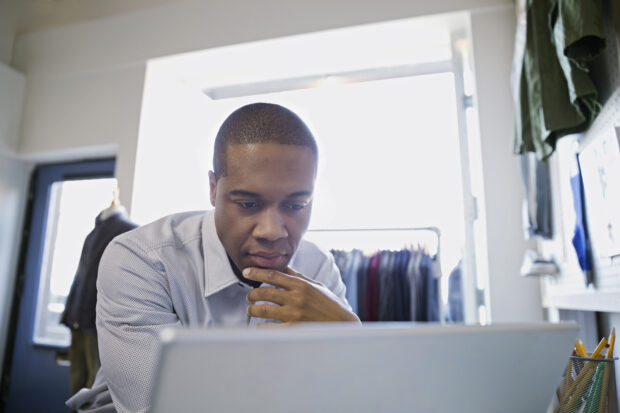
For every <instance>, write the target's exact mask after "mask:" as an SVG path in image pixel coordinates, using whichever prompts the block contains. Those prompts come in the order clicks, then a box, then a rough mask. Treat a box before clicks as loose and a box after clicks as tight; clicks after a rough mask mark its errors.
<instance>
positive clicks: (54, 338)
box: [2, 159, 117, 412]
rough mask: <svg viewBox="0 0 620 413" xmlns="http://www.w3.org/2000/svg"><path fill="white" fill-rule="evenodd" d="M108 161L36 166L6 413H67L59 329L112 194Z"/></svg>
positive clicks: (65, 337) (65, 341) (65, 336)
mask: <svg viewBox="0 0 620 413" xmlns="http://www.w3.org/2000/svg"><path fill="white" fill-rule="evenodd" d="M114 165H115V161H114V160H109V159H106V160H96V161H83V162H71V163H63V164H54V165H41V166H39V167H37V168H36V169H35V170H34V172H33V179H32V180H31V182H32V183H31V189H30V197H31V203H30V205H31V207H30V211H28V214H29V215H30V217H29V219H28V220H27V222H28V224H27V225H26V226H25V233H24V237H25V239H24V242H23V243H22V245H23V246H22V251H21V259H20V266H19V270H18V277H17V283H16V288H15V296H14V299H13V310H12V315H11V325H10V329H9V342H8V345H7V354H6V355H7V357H5V360H6V362H5V365H4V371H3V392H2V393H3V396H2V402H3V407H4V410H5V411H6V412H27V411H28V412H34V411H45V412H68V411H69V409H68V408H67V407H66V406H65V400H67V398H69V396H70V390H69V363H68V361H67V357H66V355H67V350H68V347H69V345H70V331H69V329H68V328H67V327H65V326H63V325H61V324H60V323H59V320H60V316H61V314H62V312H63V310H64V304H65V301H66V298H67V295H68V293H69V289H70V287H71V283H72V281H73V277H74V275H75V272H76V270H77V265H78V262H79V258H80V254H81V250H82V244H83V242H84V239H85V238H86V236H87V235H88V233H89V232H90V231H91V230H92V228H93V227H94V224H95V218H96V216H97V215H98V214H99V213H100V212H101V210H103V209H105V208H106V207H107V206H108V205H109V204H110V201H111V200H112V199H113V191H114V189H115V188H116V187H117V183H116V179H114V177H113V176H114Z"/></svg>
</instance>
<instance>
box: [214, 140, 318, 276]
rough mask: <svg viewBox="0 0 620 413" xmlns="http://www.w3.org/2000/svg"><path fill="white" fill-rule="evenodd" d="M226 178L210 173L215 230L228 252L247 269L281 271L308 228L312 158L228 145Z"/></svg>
mask: <svg viewBox="0 0 620 413" xmlns="http://www.w3.org/2000/svg"><path fill="white" fill-rule="evenodd" d="M226 161H227V162H226V163H227V168H226V169H227V171H226V172H227V173H226V175H225V176H222V177H220V178H219V179H218V181H217V183H216V181H215V176H214V174H213V172H209V182H210V189H211V204H212V205H213V206H215V227H216V230H217V235H218V237H219V238H220V240H221V241H222V244H223V245H224V248H225V249H226V252H227V253H228V255H229V256H230V258H231V259H232V261H233V262H234V263H235V265H236V266H237V267H238V268H239V269H240V270H243V269H244V268H247V267H261V268H272V269H276V270H278V271H283V270H284V269H285V268H286V267H287V265H288V263H289V261H290V259H291V257H292V255H293V253H294V252H295V250H296V249H297V246H298V245H299V242H300V240H301V237H302V235H303V233H304V232H305V231H306V229H307V228H308V222H309V221H310V212H311V209H312V192H313V190H314V176H315V170H316V165H315V157H314V154H313V152H312V150H311V149H310V148H306V147H304V146H297V145H281V144H277V143H260V144H243V145H230V146H228V149H227V153H226Z"/></svg>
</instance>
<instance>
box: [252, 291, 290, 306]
mask: <svg viewBox="0 0 620 413" xmlns="http://www.w3.org/2000/svg"><path fill="white" fill-rule="evenodd" d="M287 294H288V293H287V292H286V291H283V290H278V289H276V288H273V287H258V288H254V289H253V290H252V291H250V292H249V293H248V295H247V299H248V301H249V302H251V303H255V302H257V301H268V302H270V303H274V304H279V305H284V304H287V303H288V301H290V300H287Z"/></svg>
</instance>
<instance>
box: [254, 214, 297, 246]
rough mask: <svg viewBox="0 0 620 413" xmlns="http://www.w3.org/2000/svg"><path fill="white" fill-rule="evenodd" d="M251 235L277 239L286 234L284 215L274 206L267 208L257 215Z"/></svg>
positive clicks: (271, 239) (268, 239)
mask: <svg viewBox="0 0 620 413" xmlns="http://www.w3.org/2000/svg"><path fill="white" fill-rule="evenodd" d="M253 235H254V237H255V238H257V239H263V240H266V241H277V240H279V239H281V238H286V237H287V236H288V231H287V229H286V222H285V220H284V217H283V216H282V215H281V214H280V213H279V211H278V210H277V209H276V208H267V209H265V210H264V211H263V213H262V214H260V215H259V216H258V222H257V223H256V225H255V226H254V231H253Z"/></svg>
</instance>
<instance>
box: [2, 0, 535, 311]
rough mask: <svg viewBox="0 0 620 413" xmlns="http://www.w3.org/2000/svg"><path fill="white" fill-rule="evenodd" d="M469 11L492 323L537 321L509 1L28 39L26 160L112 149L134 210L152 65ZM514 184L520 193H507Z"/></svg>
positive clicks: (288, 8)
mask: <svg viewBox="0 0 620 413" xmlns="http://www.w3.org/2000/svg"><path fill="white" fill-rule="evenodd" d="M464 9H474V10H476V11H477V12H476V13H475V14H474V15H473V16H472V33H473V35H474V49H475V59H476V62H477V69H478V70H479V73H478V77H477V80H478V82H477V83H478V88H479V90H478V92H479V93H478V104H479V105H480V126H481V128H480V129H481V133H482V145H483V146H482V148H483V166H484V170H485V172H484V180H485V185H486V186H487V199H486V205H485V208H486V210H487V211H489V212H488V218H489V225H488V226H487V227H488V233H487V238H488V244H489V266H488V267H489V274H490V278H491V281H490V291H491V299H492V302H491V316H492V320H493V321H496V322H500V321H512V320H515V321H516V320H518V321H533V320H540V319H541V318H542V311H541V310H540V296H539V293H538V287H537V284H536V283H535V282H531V281H529V280H522V279H521V278H519V275H518V274H519V265H520V260H521V257H522V251H523V245H522V241H521V233H520V228H521V218H520V214H519V213H517V210H518V209H519V205H520V202H521V201H520V199H521V198H520V197H521V194H520V193H519V192H518V191H517V189H516V188H520V182H519V180H518V170H517V165H516V159H515V158H514V157H512V155H511V154H510V148H511V137H512V118H511V108H510V105H511V98H510V91H509V90H508V84H509V82H508V79H509V71H510V59H511V50H512V42H513V41H512V37H513V35H514V30H513V29H514V10H513V2H512V0H466V1H465V0H443V1H433V2H431V1H424V2H412V1H408V0H389V1H381V2H379V1H372V2H361V3H360V2H358V1H356V0H339V1H327V0H318V1H314V2H307V1H304V2H301V1H299V2H292V1H289V0H274V1H272V2H270V3H269V7H265V4H264V3H262V2H257V1H248V0H245V1H244V0H231V1H228V2H215V1H197V0H188V1H185V2H179V3H174V4H171V5H168V6H162V7H157V8H152V9H150V10H147V11H140V12H135V13H128V14H125V15H121V16H115V17H111V18H107V19H101V20H97V21H91V22H87V23H81V24H75V25H71V26H66V27H62V28H58V29H54V30H49V31H45V32H39V33H33V34H28V35H24V36H19V37H18V38H17V41H16V44H15V50H14V61H13V62H14V66H15V67H16V68H18V69H19V70H21V71H23V72H24V73H25V74H26V75H27V82H28V87H27V95H26V106H25V116H24V121H23V125H22V136H21V141H20V144H19V149H18V153H19V155H21V156H23V157H25V158H28V159H32V160H37V161H38V160H41V159H48V160H50V159H71V158H75V157H76V156H79V157H85V156H86V157H89V156H90V157H94V156H100V155H106V154H112V153H115V154H117V157H118V160H117V171H116V175H117V177H118V178H119V181H120V186H121V199H122V201H123V203H125V204H126V205H127V206H128V207H129V208H131V196H132V193H133V190H134V188H133V180H134V171H135V161H136V159H135V158H136V148H137V145H139V142H138V134H139V125H140V110H141V99H142V94H143V90H142V89H143V83H144V76H145V65H146V63H147V61H148V60H149V59H151V58H155V57H160V56H166V55H171V54H178V53H183V52H191V51H196V50H203V49H207V48H213V47H218V46H224V45H230V44H236V43H242V42H248V41H255V40H260V39H268V38H273V37H279V36H286V35H291V34H298V33H305V32H314V31H319V30H325V29H330V28H337V27H344V26H351V25H359V24H364V23H371V22H378V21H385V20H393V19H401V18H408V17H415V16H421V15H427V14H434V13H443V12H448V11H457V10H464ZM274 10H276V11H278V12H277V13H274ZM281 16H286V19H282V18H281ZM256 22H260V24H259V25H257V24H256ZM507 125H509V126H507ZM506 187H508V188H515V190H514V191H511V193H509V194H506V190H505V188H506ZM506 214H507V215H506ZM506 216H508V217H510V219H506ZM513 218H514V219H513Z"/></svg>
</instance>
